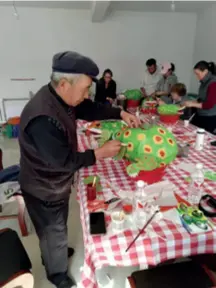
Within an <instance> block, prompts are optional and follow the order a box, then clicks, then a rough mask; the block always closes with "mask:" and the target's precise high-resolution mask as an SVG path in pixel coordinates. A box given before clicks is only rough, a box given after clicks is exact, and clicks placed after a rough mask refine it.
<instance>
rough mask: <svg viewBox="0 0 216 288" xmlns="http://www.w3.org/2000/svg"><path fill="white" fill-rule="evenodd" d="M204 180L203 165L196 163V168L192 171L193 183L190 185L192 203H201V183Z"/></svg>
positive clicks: (189, 194) (189, 195)
mask: <svg viewBox="0 0 216 288" xmlns="http://www.w3.org/2000/svg"><path fill="white" fill-rule="evenodd" d="M203 182H204V173H203V165H202V164H201V163H198V164H196V168H195V170H194V171H193V172H192V173H191V185H190V187H189V193H188V201H189V202H190V203H191V204H192V205H196V204H198V203H199V201H200V198H201V196H202V190H201V185H202V184H203Z"/></svg>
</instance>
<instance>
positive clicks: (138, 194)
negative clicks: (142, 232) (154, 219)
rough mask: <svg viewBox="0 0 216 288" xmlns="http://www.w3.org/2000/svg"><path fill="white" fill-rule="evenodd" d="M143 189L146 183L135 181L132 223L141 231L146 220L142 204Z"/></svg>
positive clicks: (143, 198)
mask: <svg viewBox="0 0 216 288" xmlns="http://www.w3.org/2000/svg"><path fill="white" fill-rule="evenodd" d="M145 187H146V183H145V182H144V181H141V180H140V181H137V183H136V191H135V195H134V221H135V225H136V227H137V228H138V229H141V228H142V227H143V226H144V224H145V222H146V220H147V214H146V211H145V202H144V200H145V197H146V193H145Z"/></svg>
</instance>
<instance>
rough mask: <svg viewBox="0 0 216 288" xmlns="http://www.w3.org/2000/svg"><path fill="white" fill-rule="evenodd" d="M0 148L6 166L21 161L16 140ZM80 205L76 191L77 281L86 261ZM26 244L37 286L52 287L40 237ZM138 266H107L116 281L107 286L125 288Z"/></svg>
mask: <svg viewBox="0 0 216 288" xmlns="http://www.w3.org/2000/svg"><path fill="white" fill-rule="evenodd" d="M0 148H1V149H2V150H3V165H4V167H7V166H10V165H13V164H17V163H18V162H19V149H18V143H17V141H16V140H3V139H0ZM79 219H80V216H79V205H78V203H77V201H76V193H75V191H74V193H72V195H71V199H70V212H69V217H68V244H69V246H71V247H73V248H75V251H76V253H75V255H74V256H73V258H72V259H71V261H70V262H69V274H72V275H73V276H74V278H75V280H76V281H77V282H79V281H80V276H81V272H80V269H81V267H82V265H83V261H84V247H83V240H82V227H81V225H80V220H79ZM22 240H23V243H24V246H25V248H26V250H27V252H28V254H29V257H30V259H31V261H32V265H33V275H34V278H35V288H51V287H54V286H53V285H51V284H50V283H49V282H48V281H47V280H46V276H45V271H44V267H43V266H42V265H41V257H40V250H39V246H38V239H37V237H36V235H35V233H33V234H31V235H30V236H28V237H25V238H23V239H22ZM137 269H138V267H133V268H132V267H128V268H118V269H116V268H112V267H106V268H105V269H104V271H103V273H104V272H105V273H108V274H109V275H110V276H111V278H112V279H113V281H114V284H113V285H110V286H106V287H107V288H108V287H109V288H112V287H113V288H124V287H127V285H126V277H127V276H128V275H130V274H131V272H132V271H134V270H137ZM98 276H99V279H100V281H101V284H102V286H101V287H104V288H105V285H104V283H103V279H104V278H103V276H104V274H102V273H101V272H99V273H98Z"/></svg>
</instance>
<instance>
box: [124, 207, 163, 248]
mask: <svg viewBox="0 0 216 288" xmlns="http://www.w3.org/2000/svg"><path fill="white" fill-rule="evenodd" d="M158 212H159V210H156V211H155V212H154V214H153V215H152V216H151V217H150V218H149V220H148V221H147V222H146V224H145V225H144V226H143V228H142V229H141V230H140V231H139V233H138V234H137V236H136V237H135V238H134V240H133V241H132V242H131V243H130V245H129V246H128V248H127V249H126V250H125V252H128V250H129V249H130V248H131V246H132V245H133V244H134V243H135V242H136V240H137V239H138V238H139V236H140V235H141V234H142V233H143V232H144V230H145V229H146V227H147V226H148V225H149V224H150V223H151V221H152V220H153V219H154V217H155V216H156V214H157V213H158Z"/></svg>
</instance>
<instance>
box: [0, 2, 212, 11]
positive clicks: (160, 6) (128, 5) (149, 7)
mask: <svg viewBox="0 0 216 288" xmlns="http://www.w3.org/2000/svg"><path fill="white" fill-rule="evenodd" d="M13 2H14V3H15V5H16V7H41V8H62V9H91V5H92V1H0V6H2V5H5V6H10V5H11V6H12V5H13ZM171 3H172V1H111V4H110V9H111V10H112V11H116V10H117V11H142V12H170V11H171ZM174 3H175V11H176V12H188V13H191V12H192V13H199V12H200V11H202V10H203V9H204V8H206V7H208V6H209V5H211V3H212V2H211V1H174Z"/></svg>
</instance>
